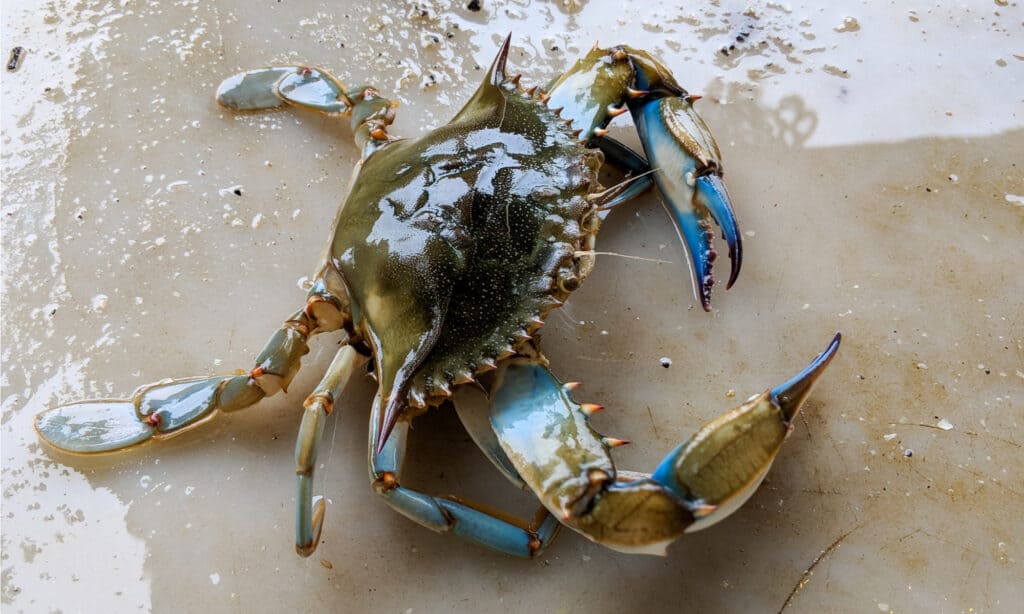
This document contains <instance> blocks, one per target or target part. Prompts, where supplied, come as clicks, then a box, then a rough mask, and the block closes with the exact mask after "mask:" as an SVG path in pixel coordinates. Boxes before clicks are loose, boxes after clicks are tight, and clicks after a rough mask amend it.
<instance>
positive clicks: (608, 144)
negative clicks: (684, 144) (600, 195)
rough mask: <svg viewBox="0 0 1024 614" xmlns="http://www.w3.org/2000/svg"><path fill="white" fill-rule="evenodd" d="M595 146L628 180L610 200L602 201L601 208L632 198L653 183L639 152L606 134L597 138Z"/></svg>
mask: <svg viewBox="0 0 1024 614" xmlns="http://www.w3.org/2000/svg"><path fill="white" fill-rule="evenodd" d="M597 148H598V149H600V150H601V153H603V154H604V160H605V162H606V163H608V164H610V165H611V166H614V167H615V168H617V169H619V170H620V171H621V172H623V173H625V174H626V175H627V180H626V181H628V185H627V186H626V187H625V188H624V189H623V190H622V191H621V192H619V193H618V194H616V195H615V196H614V197H613V198H612V199H611V200H609V201H607V202H605V203H603V204H602V205H601V209H604V210H605V211H607V210H608V209H611V208H612V207H615V206H617V205H620V204H622V203H624V202H627V201H630V200H633V199H634V198H636V197H637V196H640V195H641V194H643V193H644V192H646V191H647V190H649V189H650V188H651V186H653V185H654V178H653V177H652V176H651V175H650V174H649V173H650V170H651V167H650V165H648V164H647V160H645V159H644V157H643V156H641V155H640V154H638V153H636V152H635V151H633V150H632V149H630V148H629V147H627V146H626V145H624V144H623V143H620V142H619V141H616V140H615V139H613V138H611V137H607V136H606V137H604V138H601V139H598V140H597Z"/></svg>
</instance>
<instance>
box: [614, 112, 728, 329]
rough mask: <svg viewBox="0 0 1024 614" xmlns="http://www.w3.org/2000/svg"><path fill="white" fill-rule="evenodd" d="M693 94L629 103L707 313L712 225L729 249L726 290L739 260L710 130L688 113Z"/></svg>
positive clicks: (713, 257) (711, 260) (718, 159)
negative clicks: (681, 238)
mask: <svg viewBox="0 0 1024 614" xmlns="http://www.w3.org/2000/svg"><path fill="white" fill-rule="evenodd" d="M696 99H697V98H696V97H694V96H686V95H683V96H664V97H661V98H653V97H638V98H637V99H636V100H635V101H634V102H631V103H630V109H631V110H632V112H633V120H634V122H635V123H636V127H637V132H638V133H639V134H640V141H641V143H642V144H643V146H644V151H645V152H646V154H647V160H648V162H649V163H650V165H651V168H652V169H654V170H655V171H656V172H655V173H654V182H655V183H656V184H657V186H658V189H659V190H660V191H661V193H662V195H664V197H665V198H666V200H668V203H667V204H668V206H669V208H670V209H671V213H672V218H673V220H675V223H676V226H677V227H678V228H679V232H680V233H681V234H682V237H683V240H684V241H685V242H686V248H687V250H688V251H689V252H690V261H691V264H692V268H693V274H694V277H695V282H696V286H697V289H698V293H699V295H700V301H701V304H702V305H703V307H704V310H705V311H710V310H711V286H712V285H713V284H714V279H713V277H712V275H711V265H712V263H713V262H714V260H715V255H716V254H715V250H714V247H712V239H713V236H714V235H713V233H712V228H711V225H712V222H714V223H715V224H718V226H719V227H720V228H721V229H722V236H723V238H724V239H725V241H726V243H727V244H728V246H729V259H730V261H731V264H732V266H731V268H730V271H729V281H728V283H726V288H730V287H732V285H733V283H735V282H736V278H737V277H738V276H739V273H740V265H741V263H742V261H743V241H742V238H741V236H740V232H739V226H738V225H737V223H736V214H735V213H734V212H733V207H732V203H731V202H730V201H729V194H728V192H726V190H725V184H724V183H722V163H721V158H722V156H721V154H720V152H719V151H718V144H717V143H715V139H714V137H713V136H712V135H711V131H710V130H708V127H707V125H706V124H705V123H704V120H703V119H701V117H700V116H699V115H697V113H696V111H694V109H693V105H692V102H693V101H695V100H696Z"/></svg>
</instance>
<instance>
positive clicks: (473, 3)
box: [466, 0, 480, 13]
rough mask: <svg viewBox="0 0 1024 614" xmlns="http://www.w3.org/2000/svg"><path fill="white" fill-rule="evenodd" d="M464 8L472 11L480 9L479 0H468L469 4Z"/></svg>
mask: <svg viewBox="0 0 1024 614" xmlns="http://www.w3.org/2000/svg"><path fill="white" fill-rule="evenodd" d="M466 8H467V9H469V10H471V11H473V12H474V13H475V12H477V11H479V10H480V0H469V4H467V5H466Z"/></svg>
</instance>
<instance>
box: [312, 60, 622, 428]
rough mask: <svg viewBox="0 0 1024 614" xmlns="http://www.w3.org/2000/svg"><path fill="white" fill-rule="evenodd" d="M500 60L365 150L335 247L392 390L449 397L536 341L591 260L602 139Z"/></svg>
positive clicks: (400, 397) (426, 400)
mask: <svg viewBox="0 0 1024 614" xmlns="http://www.w3.org/2000/svg"><path fill="white" fill-rule="evenodd" d="M503 73H504V71H503V67H502V66H500V65H499V62H496V64H495V67H494V68H492V71H491V74H490V76H489V78H488V79H487V80H485V82H484V83H483V85H481V87H480V88H479V89H478V90H477V92H476V94H475V95H474V96H473V98H472V99H471V100H470V101H469V102H468V103H467V104H466V106H465V107H464V108H463V109H462V110H461V111H460V112H459V113H458V115H456V117H455V118H454V119H453V120H452V121H451V123H449V124H448V125H446V126H443V127H441V128H438V129H436V130H434V131H432V132H430V133H429V134H427V135H425V136H423V137H422V138H419V139H410V140H402V141H396V142H393V143H390V144H388V145H386V146H385V147H383V148H381V149H379V150H377V151H376V152H374V153H373V154H371V155H370V156H369V157H368V158H367V159H366V160H365V161H364V163H363V164H362V168H361V170H360V171H359V175H358V177H357V179H356V180H355V181H354V182H353V187H352V190H351V193H350V194H349V196H348V198H347V200H346V201H345V203H344V205H343V208H342V209H341V211H340V212H339V214H338V219H337V220H336V231H335V235H334V239H333V244H332V246H331V254H330V255H331V258H332V261H333V264H334V266H335V267H336V269H337V270H338V271H339V272H340V273H341V276H342V277H343V278H344V280H345V284H346V286H347V289H348V293H349V298H350V300H351V303H352V315H353V322H354V326H355V328H356V330H357V332H359V333H361V334H362V335H363V336H364V337H365V338H366V340H367V341H368V342H369V344H370V345H371V347H372V349H373V351H374V355H375V358H376V359H377V375H378V379H379V382H380V385H381V390H382V394H383V395H384V402H388V401H390V402H391V404H394V405H396V407H397V409H401V410H403V411H404V410H406V409H407V408H408V407H410V406H411V407H413V408H422V407H425V406H427V405H433V404H437V403H439V402H441V401H442V400H443V399H444V398H447V397H448V396H449V395H450V390H451V387H452V386H453V385H454V384H458V383H462V382H466V381H470V380H471V379H472V376H473V375H474V374H476V373H479V372H481V371H484V370H487V369H489V368H493V366H494V361H496V360H500V359H501V358H504V357H506V356H509V355H511V354H513V353H515V352H517V351H519V350H525V344H527V343H529V340H530V336H529V335H530V333H532V332H533V330H534V329H536V327H538V326H539V325H540V324H541V323H542V318H543V317H544V316H545V315H546V314H547V312H548V311H550V310H551V309H553V308H555V307H557V306H558V305H560V304H561V302H562V301H564V300H565V299H566V298H567V296H568V295H569V293H570V292H572V291H573V290H575V289H576V287H578V285H579V282H580V281H581V280H582V278H583V277H584V276H585V275H586V273H587V272H589V269H590V266H591V264H592V260H593V258H592V256H589V255H580V254H578V253H577V252H578V251H580V250H586V249H592V246H593V241H594V237H595V235H596V232H597V229H598V226H599V224H600V219H599V216H598V215H597V208H596V207H595V206H594V204H593V203H592V202H591V201H592V199H588V198H587V196H588V195H589V194H591V193H593V192H596V191H598V190H600V189H601V188H600V186H599V184H598V181H597V171H598V170H599V168H600V166H601V163H602V161H603V159H602V156H601V154H600V152H597V151H595V150H590V149H587V148H585V147H583V146H582V145H581V144H580V142H579V139H578V137H577V135H576V134H575V133H574V131H573V130H572V129H571V127H570V126H569V125H568V123H567V122H566V120H564V119H561V118H560V117H559V116H558V113H557V112H556V111H552V110H550V109H548V108H547V107H546V106H545V104H544V103H543V102H542V101H541V99H540V98H538V97H536V96H533V95H532V94H531V93H528V92H525V91H524V90H522V89H521V88H520V87H519V85H518V79H515V80H506V79H505V78H504V74H503Z"/></svg>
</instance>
